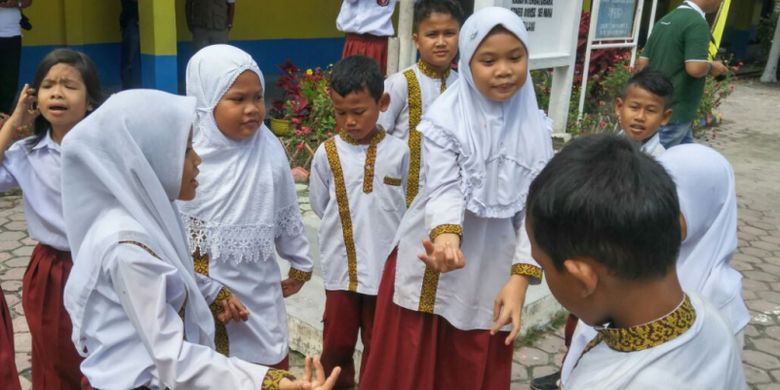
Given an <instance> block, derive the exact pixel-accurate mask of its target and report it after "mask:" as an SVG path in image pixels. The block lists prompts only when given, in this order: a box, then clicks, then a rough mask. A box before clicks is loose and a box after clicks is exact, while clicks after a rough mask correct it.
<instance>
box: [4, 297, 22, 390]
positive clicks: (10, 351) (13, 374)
mask: <svg viewBox="0 0 780 390" xmlns="http://www.w3.org/2000/svg"><path fill="white" fill-rule="evenodd" d="M0 383H2V384H3V386H2V388H3V389H7V390H21V389H22V387H21V385H20V384H19V373H18V372H17V371H16V354H15V353H14V327H13V321H12V320H11V312H10V311H9V310H8V304H7V303H6V302H5V294H3V293H2V291H0Z"/></svg>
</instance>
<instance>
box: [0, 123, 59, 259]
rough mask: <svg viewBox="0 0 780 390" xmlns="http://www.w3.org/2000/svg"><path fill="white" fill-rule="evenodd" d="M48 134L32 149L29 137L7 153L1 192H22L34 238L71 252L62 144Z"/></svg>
mask: <svg viewBox="0 0 780 390" xmlns="http://www.w3.org/2000/svg"><path fill="white" fill-rule="evenodd" d="M50 134H51V132H49V131H47V132H46V136H44V137H43V138H42V139H41V141H40V142H38V144H37V145H35V146H33V147H32V148H30V147H29V146H28V144H27V143H28V141H30V140H31V139H32V137H30V138H25V139H23V140H19V141H17V142H16V143H14V144H13V145H11V147H10V148H8V150H7V151H6V152H5V155H4V157H3V162H2V164H1V165H0V191H8V190H11V189H14V188H21V189H22V197H23V198H24V215H25V218H26V220H27V231H28V232H29V233H30V238H32V239H33V240H35V241H38V242H40V243H42V244H45V245H48V246H51V247H52V248H55V249H58V250H61V251H70V246H69V245H68V237H67V236H66V235H65V220H64V219H63V217H62V192H61V188H60V172H61V169H60V168H61V165H60V145H58V144H56V143H54V141H53V140H52V139H51V135H50Z"/></svg>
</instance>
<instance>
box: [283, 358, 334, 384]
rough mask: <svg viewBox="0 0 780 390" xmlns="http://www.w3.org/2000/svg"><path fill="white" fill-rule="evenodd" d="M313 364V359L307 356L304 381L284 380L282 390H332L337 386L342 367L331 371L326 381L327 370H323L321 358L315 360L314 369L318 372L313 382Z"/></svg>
mask: <svg viewBox="0 0 780 390" xmlns="http://www.w3.org/2000/svg"><path fill="white" fill-rule="evenodd" d="M311 363H312V358H311V357H309V356H306V363H305V366H304V372H303V379H299V380H296V381H291V380H289V379H282V381H281V382H280V383H279V389H280V390H299V389H312V390H330V389H332V388H333V386H335V385H336V379H338V377H339V374H341V367H336V368H334V369H333V371H331V373H330V376H329V377H328V379H327V380H326V379H325V369H324V368H322V363H320V359H319V358H315V359H314V368H315V369H316V371H317V379H316V380H314V381H312V378H311Z"/></svg>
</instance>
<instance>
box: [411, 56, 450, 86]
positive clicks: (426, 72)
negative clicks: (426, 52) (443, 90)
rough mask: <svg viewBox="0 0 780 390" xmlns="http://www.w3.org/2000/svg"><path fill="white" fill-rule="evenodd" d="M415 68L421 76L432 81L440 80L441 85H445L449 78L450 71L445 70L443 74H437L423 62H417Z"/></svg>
mask: <svg viewBox="0 0 780 390" xmlns="http://www.w3.org/2000/svg"><path fill="white" fill-rule="evenodd" d="M417 67H418V68H420V72H422V74H424V75H426V76H428V77H430V78H432V79H434V80H441V82H442V84H445V85H446V83H447V78H448V77H450V69H449V68H447V70H445V71H444V73H439V72H438V71H436V70H435V69H433V68H431V66H430V65H428V64H426V63H425V62H424V61H423V60H419V61H417Z"/></svg>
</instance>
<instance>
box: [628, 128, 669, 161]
mask: <svg viewBox="0 0 780 390" xmlns="http://www.w3.org/2000/svg"><path fill="white" fill-rule="evenodd" d="M618 135H622V136H624V137H626V138H628V136H626V133H625V131H623V130H620V133H618ZM629 139H630V138H629ZM639 150H641V151H643V152H644V153H646V154H648V155H650V156H653V157H655V158H658V156H660V155H661V154H662V153H663V152H665V151H666V148H665V147H664V146H663V145H661V136H660V135H659V134H658V132H656V133H655V134H653V136H652V137H650V138H648V139H646V140H645V142H642V143H641V144H640V145H639Z"/></svg>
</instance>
